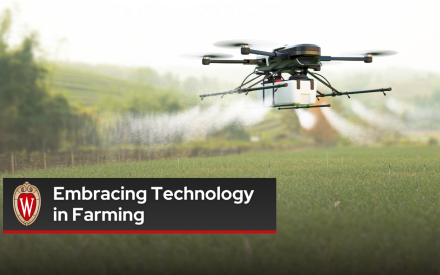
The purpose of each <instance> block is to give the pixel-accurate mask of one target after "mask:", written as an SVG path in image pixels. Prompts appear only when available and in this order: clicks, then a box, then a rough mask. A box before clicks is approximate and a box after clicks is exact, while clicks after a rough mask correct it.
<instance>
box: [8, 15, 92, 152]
mask: <svg viewBox="0 0 440 275" xmlns="http://www.w3.org/2000/svg"><path fill="white" fill-rule="evenodd" d="M11 22H12V16H11V11H10V10H5V11H4V12H3V13H2V15H1V17H0V152H14V151H23V150H26V152H29V153H30V152H32V151H43V152H45V151H46V150H56V149H58V148H59V147H60V146H61V145H62V143H63V142H65V143H66V144H69V145H70V146H71V147H75V146H77V145H78V143H81V142H82V141H81V139H84V138H87V137H85V136H84V131H83V130H82V128H81V129H80V128H79V127H75V125H76V124H78V121H81V123H82V124H84V122H89V123H92V122H93V119H94V118H93V116H92V115H91V114H89V113H85V112H84V111H82V110H81V109H80V108H78V107H75V106H73V105H71V104H70V103H69V101H68V100H67V99H66V97H64V96H63V95H61V94H56V93H55V94H53V93H49V92H48V89H47V87H46V86H45V81H44V79H45V78H46V76H47V70H46V69H45V68H44V66H43V65H41V64H40V63H39V62H37V60H36V58H35V54H34V52H35V50H36V48H37V47H38V39H37V35H36V33H31V34H30V35H28V36H26V37H25V38H24V39H23V41H22V42H21V43H20V45H18V46H16V47H12V46H10V45H9V44H8V41H7V38H8V35H9V33H10V29H11Z"/></svg>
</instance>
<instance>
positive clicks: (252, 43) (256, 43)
mask: <svg viewBox="0 0 440 275" xmlns="http://www.w3.org/2000/svg"><path fill="white" fill-rule="evenodd" d="M243 45H248V46H249V47H262V48H263V47H275V46H276V44H275V43H274V42H270V41H265V40H255V39H240V40H224V41H219V42H216V43H214V46H216V47H220V48H241V46H243Z"/></svg>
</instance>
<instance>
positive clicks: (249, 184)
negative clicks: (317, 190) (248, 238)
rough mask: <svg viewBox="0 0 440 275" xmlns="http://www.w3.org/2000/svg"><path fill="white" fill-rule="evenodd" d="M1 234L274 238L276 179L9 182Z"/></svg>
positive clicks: (92, 179)
mask: <svg viewBox="0 0 440 275" xmlns="http://www.w3.org/2000/svg"><path fill="white" fill-rule="evenodd" d="M3 184H4V188H3V191H4V192H3V229H4V230H3V233H276V179H274V178H272V179H261V178H259V179H255V178H252V179H250V178H228V179H220V178H214V179H213V178H194V179H191V178H183V179H179V178H160V179H159V178H153V179H142V178H121V179H115V178H68V179H63V178H50V179H46V178H35V179H17V178H5V179H4V180H3Z"/></svg>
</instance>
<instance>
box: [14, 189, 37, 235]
mask: <svg viewBox="0 0 440 275" xmlns="http://www.w3.org/2000/svg"><path fill="white" fill-rule="evenodd" d="M13 204H14V212H15V216H17V219H18V220H19V221H20V222H21V223H22V224H23V225H26V226H29V225H31V224H32V223H33V222H34V221H35V220H36V219H37V217H38V214H39V213H40V207H41V195H40V191H39V190H38V188H37V187H36V186H35V185H31V184H30V183H29V182H25V183H24V184H23V185H20V186H18V187H17V188H16V189H15V192H14V197H13Z"/></svg>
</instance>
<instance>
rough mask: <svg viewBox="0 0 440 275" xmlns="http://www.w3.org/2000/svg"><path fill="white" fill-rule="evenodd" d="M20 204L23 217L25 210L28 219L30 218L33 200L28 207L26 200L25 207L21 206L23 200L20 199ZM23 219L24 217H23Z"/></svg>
mask: <svg viewBox="0 0 440 275" xmlns="http://www.w3.org/2000/svg"><path fill="white" fill-rule="evenodd" d="M20 202H21V210H23V213H24V215H25V216H26V210H27V212H28V214H29V217H30V216H31V209H32V204H34V198H32V201H31V205H30V206H29V204H28V199H27V198H26V204H25V206H24V205H23V198H20ZM23 218H24V217H23Z"/></svg>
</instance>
